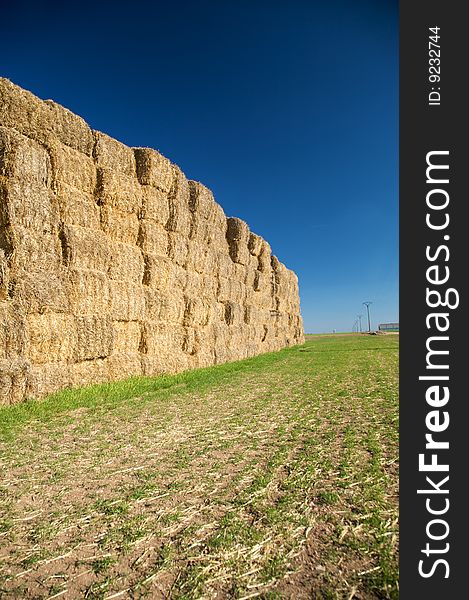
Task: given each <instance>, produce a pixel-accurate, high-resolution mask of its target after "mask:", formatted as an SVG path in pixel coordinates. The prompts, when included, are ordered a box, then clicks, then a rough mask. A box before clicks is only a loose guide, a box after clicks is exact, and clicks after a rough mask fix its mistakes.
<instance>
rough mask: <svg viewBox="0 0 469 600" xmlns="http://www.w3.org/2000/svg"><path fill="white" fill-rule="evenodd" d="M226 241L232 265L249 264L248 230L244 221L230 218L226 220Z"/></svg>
mask: <svg viewBox="0 0 469 600" xmlns="http://www.w3.org/2000/svg"><path fill="white" fill-rule="evenodd" d="M226 239H227V241H228V245H229V253H230V257H231V260H232V261H233V262H234V263H239V264H241V265H246V264H248V262H249V250H248V240H249V228H248V226H247V224H246V223H245V222H244V221H241V219H237V218H234V217H231V218H229V219H227V230H226Z"/></svg>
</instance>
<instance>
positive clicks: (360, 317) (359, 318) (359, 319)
mask: <svg viewBox="0 0 469 600" xmlns="http://www.w3.org/2000/svg"><path fill="white" fill-rule="evenodd" d="M362 317H363V315H358V322H359V323H360V333H361V332H362Z"/></svg>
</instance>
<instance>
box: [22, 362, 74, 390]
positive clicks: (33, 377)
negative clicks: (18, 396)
mask: <svg viewBox="0 0 469 600" xmlns="http://www.w3.org/2000/svg"><path fill="white" fill-rule="evenodd" d="M71 381H72V376H71V367H70V365H69V364H68V363H65V362H63V363H60V362H59V363H57V362H54V363H45V364H41V365H31V367H30V369H29V372H28V375H27V388H26V396H27V397H28V398H42V397H44V396H47V395H49V394H53V393H54V392H58V391H59V390H63V389H64V388H67V387H69V386H70V384H71Z"/></svg>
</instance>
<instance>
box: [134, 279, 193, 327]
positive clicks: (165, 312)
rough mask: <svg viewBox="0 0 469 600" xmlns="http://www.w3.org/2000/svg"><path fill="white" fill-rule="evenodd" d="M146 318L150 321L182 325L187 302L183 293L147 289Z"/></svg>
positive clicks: (145, 291)
mask: <svg viewBox="0 0 469 600" xmlns="http://www.w3.org/2000/svg"><path fill="white" fill-rule="evenodd" d="M144 294H145V318H146V319H148V320H150V321H164V322H166V323H182V322H183V320H184V310H185V302H184V296H183V295H182V293H177V292H176V293H174V291H172V292H169V291H161V290H158V289H156V288H145V290H144Z"/></svg>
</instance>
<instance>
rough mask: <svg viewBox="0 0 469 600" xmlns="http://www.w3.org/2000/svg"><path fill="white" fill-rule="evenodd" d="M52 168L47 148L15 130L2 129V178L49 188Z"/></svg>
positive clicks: (0, 163)
mask: <svg viewBox="0 0 469 600" xmlns="http://www.w3.org/2000/svg"><path fill="white" fill-rule="evenodd" d="M50 168H51V163H50V158H49V154H48V152H47V151H46V150H45V148H43V147H42V146H40V145H39V144H38V143H37V142H35V141H34V140H31V139H29V138H27V137H25V136H24V135H21V134H20V133H18V132H17V131H16V130H14V129H9V128H7V127H0V175H1V176H3V177H8V178H14V179H19V180H22V181H28V182H29V183H31V184H33V185H37V186H39V187H47V186H48V185H49V183H50Z"/></svg>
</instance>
